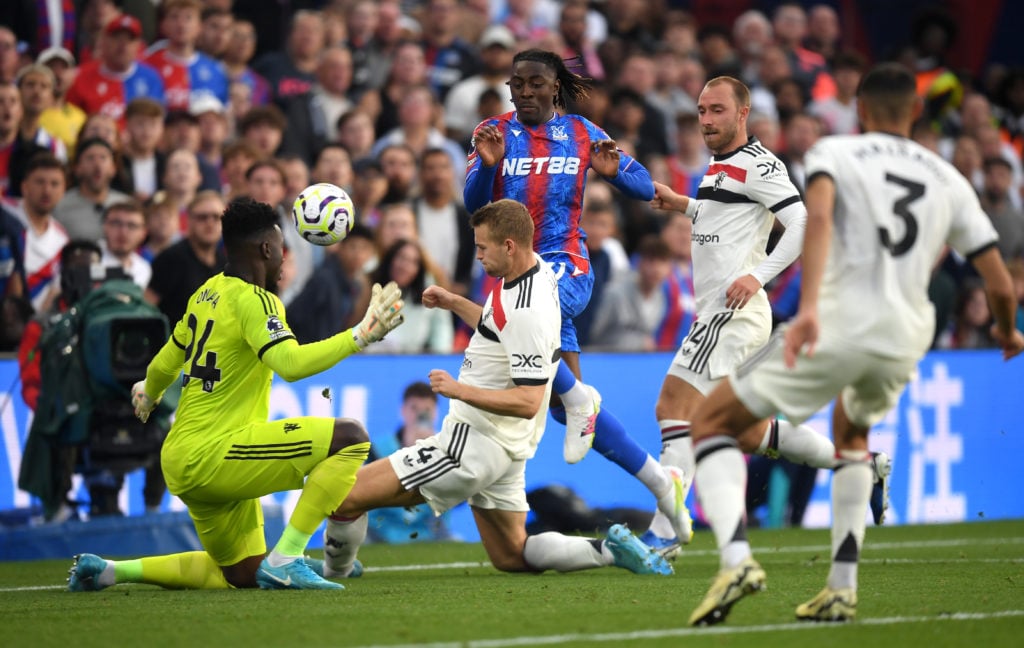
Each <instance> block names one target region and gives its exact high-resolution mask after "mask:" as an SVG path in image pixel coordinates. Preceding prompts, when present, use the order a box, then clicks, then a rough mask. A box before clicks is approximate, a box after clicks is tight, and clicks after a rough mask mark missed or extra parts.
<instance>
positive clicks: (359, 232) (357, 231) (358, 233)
mask: <svg viewBox="0 0 1024 648" xmlns="http://www.w3.org/2000/svg"><path fill="white" fill-rule="evenodd" d="M357 238H361V239H366V240H367V241H370V242H371V243H372V242H373V230H372V229H370V228H369V227H367V226H366V225H363V224H362V223H353V224H352V229H350V230H349V231H348V234H346V235H345V238H344V239H343V242H344V241H348V240H351V239H357Z"/></svg>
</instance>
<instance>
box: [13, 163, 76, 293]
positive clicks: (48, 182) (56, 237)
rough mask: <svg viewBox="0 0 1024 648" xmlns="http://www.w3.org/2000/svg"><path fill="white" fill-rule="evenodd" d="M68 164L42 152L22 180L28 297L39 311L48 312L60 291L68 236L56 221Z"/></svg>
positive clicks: (27, 168)
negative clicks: (59, 277) (62, 254)
mask: <svg viewBox="0 0 1024 648" xmlns="http://www.w3.org/2000/svg"><path fill="white" fill-rule="evenodd" d="M64 189H65V177H64V165H62V164H61V163H60V160H58V159H57V158H55V157H53V155H51V154H50V153H45V152H44V153H38V154H36V155H35V156H34V157H33V158H32V159H31V160H29V161H28V164H27V165H26V166H25V179H24V180H22V181H21V193H22V196H23V201H22V209H23V210H24V212H25V217H26V218H27V220H28V224H27V227H26V228H25V281H26V284H27V286H28V293H27V296H28V298H29V299H30V300H31V302H32V307H33V308H34V309H35V310H36V312H40V311H43V310H45V309H47V308H48V307H49V305H50V303H52V301H53V298H54V295H55V294H56V292H57V286H56V281H55V279H57V268H58V267H59V266H58V260H59V259H60V251H61V249H62V248H63V247H64V244H65V243H67V241H68V235H67V233H66V232H65V231H64V228H63V227H62V226H61V224H60V223H58V222H57V220H56V219H55V218H53V210H54V208H56V207H57V205H58V203H60V201H61V199H62V198H63V197H64Z"/></svg>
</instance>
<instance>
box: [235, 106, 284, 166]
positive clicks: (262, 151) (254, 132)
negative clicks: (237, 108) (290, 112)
mask: <svg viewBox="0 0 1024 648" xmlns="http://www.w3.org/2000/svg"><path fill="white" fill-rule="evenodd" d="M287 127H288V122H287V120H286V119H285V116H284V113H282V112H281V109H280V108H278V107H277V106H274V105H269V106H262V107H258V108H253V109H252V110H250V111H249V112H247V113H246V114H245V117H243V118H242V121H241V122H239V124H238V134H239V135H241V136H242V139H243V140H245V141H246V142H248V143H249V144H251V145H252V147H253V148H254V149H256V151H257V152H258V153H259V155H260V157H261V158H271V157H274V156H275V155H276V154H277V151H278V149H280V148H281V140H282V139H283V138H284V131H285V129H286V128H287Z"/></svg>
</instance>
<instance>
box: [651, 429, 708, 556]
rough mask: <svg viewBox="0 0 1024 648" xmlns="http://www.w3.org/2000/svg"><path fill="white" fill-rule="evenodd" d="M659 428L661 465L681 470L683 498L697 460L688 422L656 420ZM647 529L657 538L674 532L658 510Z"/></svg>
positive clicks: (669, 536) (673, 534)
mask: <svg viewBox="0 0 1024 648" xmlns="http://www.w3.org/2000/svg"><path fill="white" fill-rule="evenodd" d="M658 427H660V428H661V457H660V459H659V462H660V463H661V465H662V466H675V467H676V468H679V469H680V470H682V471H683V477H684V479H683V487H684V489H685V490H684V492H683V498H684V499H685V498H686V497H687V496H688V495H689V494H690V485H691V484H693V474H694V472H696V470H697V461H696V459H694V457H693V443H692V442H691V440H690V422H689V421H681V420H675V419H665V420H662V421H658ZM648 529H649V530H650V531H651V532H652V533H653V534H654V535H656V536H658V537H659V538H672V537H675V535H676V532H675V530H674V529H673V528H672V523H671V522H669V519H668V517H666V516H665V514H664V513H662V512H661V511H660V510H659V511H657V512H655V514H654V519H652V520H651V525H650V526H649V527H648Z"/></svg>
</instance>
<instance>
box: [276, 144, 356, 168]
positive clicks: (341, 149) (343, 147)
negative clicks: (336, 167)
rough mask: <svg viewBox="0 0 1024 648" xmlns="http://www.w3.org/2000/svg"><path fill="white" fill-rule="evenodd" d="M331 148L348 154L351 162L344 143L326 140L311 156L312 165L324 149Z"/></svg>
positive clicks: (349, 155) (350, 158)
mask: <svg viewBox="0 0 1024 648" xmlns="http://www.w3.org/2000/svg"><path fill="white" fill-rule="evenodd" d="M332 149H338V150H339V151H343V152H344V153H345V155H347V156H348V161H349V164H352V154H351V153H350V152H349V150H348V148H346V147H345V145H344V144H342V143H341V142H327V143H326V144H324V145H323V146H321V147H320V148H319V149H318V150H317V152H316V155H314V156H313V166H316V165H317V163H318V162H319V161H320V157H321V156H322V155H323V154H324V152H325V151H330V150H332ZM280 157H281V156H278V159H280Z"/></svg>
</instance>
